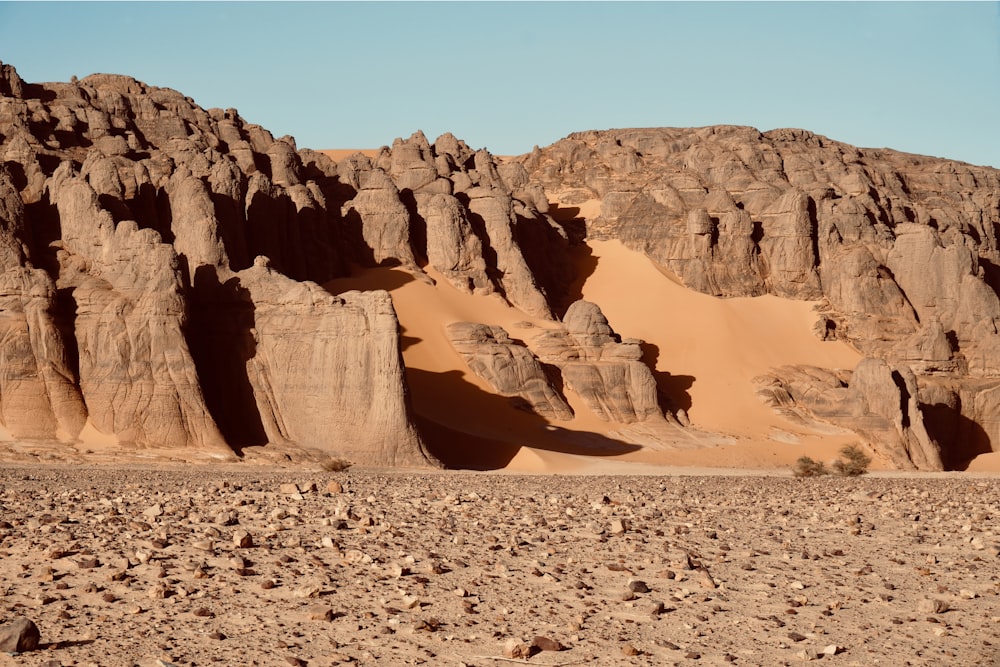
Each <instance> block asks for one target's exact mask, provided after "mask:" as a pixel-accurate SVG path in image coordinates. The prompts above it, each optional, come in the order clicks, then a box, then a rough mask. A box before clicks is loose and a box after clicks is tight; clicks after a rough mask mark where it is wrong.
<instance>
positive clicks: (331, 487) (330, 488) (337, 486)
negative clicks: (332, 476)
mask: <svg viewBox="0 0 1000 667" xmlns="http://www.w3.org/2000/svg"><path fill="white" fill-rule="evenodd" d="M326 492H327V493H333V494H337V493H343V492H344V485H343V484H341V483H340V482H338V481H336V480H333V481H330V482H328V483H327V485H326Z"/></svg>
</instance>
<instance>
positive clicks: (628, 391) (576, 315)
mask: <svg viewBox="0 0 1000 667" xmlns="http://www.w3.org/2000/svg"><path fill="white" fill-rule="evenodd" d="M563 326H564V329H563V330H556V331H546V332H543V333H541V334H539V336H538V337H537V338H536V340H535V341H534V344H535V348H536V349H537V350H538V358H539V359H540V360H541V361H542V362H543V363H547V364H552V365H553V366H556V367H558V368H559V369H560V371H562V375H563V379H564V380H565V382H566V386H568V387H569V388H570V389H572V390H573V391H575V392H576V393H577V394H579V395H580V397H581V398H583V400H584V401H585V402H586V404H587V407H588V408H590V410H591V411H592V412H594V414H596V415H597V416H598V417H600V418H601V419H603V420H605V421H613V422H619V423H622V424H632V423H635V422H643V421H646V420H648V419H663V410H662V409H661V408H660V405H659V403H658V398H657V393H656V380H654V379H653V374H652V372H651V371H650V370H649V367H648V366H646V364H644V363H642V361H640V359H641V358H642V349H641V348H640V344H641V341H637V340H625V341H622V340H621V339H620V338H619V336H618V335H617V334H615V332H614V330H612V328H611V326H610V325H609V324H608V320H607V318H605V317H604V313H602V312H601V309H600V307H599V306H597V304H594V303H590V302H588V301H583V300H580V301H577V302H575V303H573V305H571V306H570V307H569V309H568V310H567V311H566V315H565V316H564V317H563Z"/></svg>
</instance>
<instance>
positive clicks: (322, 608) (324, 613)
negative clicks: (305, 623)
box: [304, 604, 334, 621]
mask: <svg viewBox="0 0 1000 667" xmlns="http://www.w3.org/2000/svg"><path fill="white" fill-rule="evenodd" d="M304 611H305V614H306V618H308V619H309V620H310V621H332V620H333V617H334V614H333V609H332V608H330V607H328V606H327V605H324V604H311V605H309V606H308V607H306V608H305V610H304Z"/></svg>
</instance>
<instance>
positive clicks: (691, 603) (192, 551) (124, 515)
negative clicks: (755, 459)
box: [0, 465, 1000, 667]
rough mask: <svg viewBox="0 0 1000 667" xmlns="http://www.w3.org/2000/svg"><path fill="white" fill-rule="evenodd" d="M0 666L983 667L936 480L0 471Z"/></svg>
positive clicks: (983, 498) (999, 590)
mask: <svg viewBox="0 0 1000 667" xmlns="http://www.w3.org/2000/svg"><path fill="white" fill-rule="evenodd" d="M0 483H2V490H0V582H2V583H0V622H2V623H7V622H9V621H12V620H13V619H15V618H18V617H27V618H29V619H31V620H32V621H34V622H35V623H36V624H37V626H38V627H39V629H40V632H41V644H40V646H39V648H38V649H37V650H35V651H30V652H26V653H23V654H21V655H16V656H12V655H11V654H5V653H0V665H6V664H12V665H101V666H105V665H106V666H109V667H115V666H123V665H168V664H172V665H206V664H223V665H336V664H358V665H419V664H425V665H451V666H453V667H459V666H460V665H476V666H490V665H498V666H499V665H509V664H517V663H523V664H529V665H549V666H553V665H578V664H579V665H583V664H593V665H675V664H676V665H728V664H733V665H785V664H795V663H799V662H803V661H819V662H820V664H831V665H996V664H1000V637H998V635H1000V558H998V546H1000V534H998V529H997V526H996V520H997V518H998V516H1000V489H998V486H997V483H996V480H995V479H991V478H982V477H968V476H961V475H944V476H933V477H902V476H887V475H881V476H868V477H862V478H857V479H843V478H823V479H818V480H804V479H794V478H792V477H790V476H787V475H786V474H781V475H764V476H745V475H744V476H725V475H714V476H683V475H677V476H652V475H642V476H625V475H614V476H592V477H581V476H570V475H536V476H514V475H510V474H496V473H467V472H462V473H440V472H383V471H365V470H357V469H350V470H347V471H345V472H337V473H332V472H310V471H302V470H295V471H293V470H280V469H275V468H252V467H247V466H239V465H234V466H215V467H203V466H199V467H187V468H182V467H179V466H176V467H166V468H162V467H161V468H156V467H140V466H114V467H111V466H97V467H86V466H79V465H77V466H66V465H31V466H19V465H7V466H4V467H3V468H0Z"/></svg>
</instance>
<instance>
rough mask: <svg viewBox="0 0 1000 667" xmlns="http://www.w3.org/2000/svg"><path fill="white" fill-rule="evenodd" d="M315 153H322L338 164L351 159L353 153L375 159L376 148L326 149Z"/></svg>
mask: <svg viewBox="0 0 1000 667" xmlns="http://www.w3.org/2000/svg"><path fill="white" fill-rule="evenodd" d="M316 152H317V153H322V154H323V155H325V156H327V157H328V158H330V159H331V160H333V161H334V162H340V161H341V160H343V159H344V158H347V157H351V156H352V155H354V154H355V153H361V154H362V155H367V156H368V157H375V156H376V155H378V152H379V149H378V148H332V149H331V148H328V149H324V150H318V151H316Z"/></svg>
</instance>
